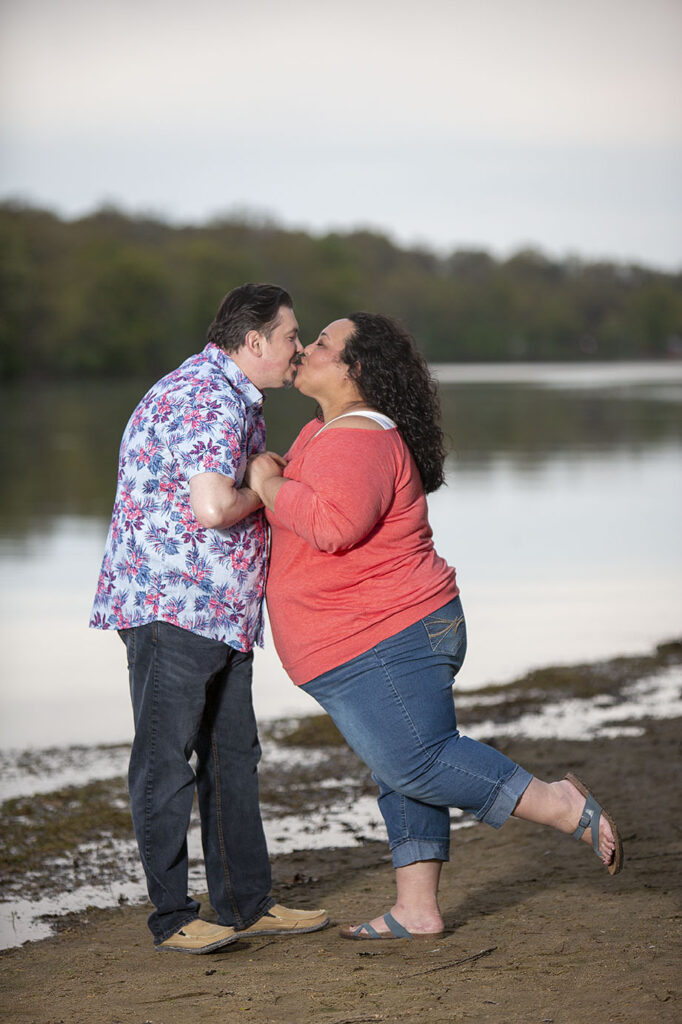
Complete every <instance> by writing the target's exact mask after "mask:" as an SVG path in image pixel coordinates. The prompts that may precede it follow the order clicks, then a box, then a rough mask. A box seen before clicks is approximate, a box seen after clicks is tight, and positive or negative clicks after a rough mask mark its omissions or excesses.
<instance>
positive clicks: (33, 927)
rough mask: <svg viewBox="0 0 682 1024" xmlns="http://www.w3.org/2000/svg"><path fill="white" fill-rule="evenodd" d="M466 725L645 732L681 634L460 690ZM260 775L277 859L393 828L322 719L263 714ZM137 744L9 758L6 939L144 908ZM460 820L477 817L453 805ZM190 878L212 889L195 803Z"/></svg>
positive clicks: (668, 686) (664, 707)
mask: <svg viewBox="0 0 682 1024" xmlns="http://www.w3.org/2000/svg"><path fill="white" fill-rule="evenodd" d="M455 697H456V703H457V707H458V716H459V719H460V725H461V727H462V730H463V732H465V733H466V734H468V735H470V736H472V737H473V738H476V739H480V740H483V741H485V742H489V743H492V744H493V745H494V746H496V747H497V748H498V749H500V750H501V751H502V752H503V753H508V751H509V749H510V747H512V746H513V745H514V744H515V743H517V742H521V743H531V744H532V743H533V742H535V741H537V742H539V743H540V744H542V743H553V742H554V743H556V742H560V741H563V742H568V743H573V744H574V745H575V750H576V753H577V754H579V755H580V756H581V757H582V756H583V754H582V753H581V751H584V750H585V749H587V748H589V746H590V742H593V741H594V740H597V739H605V738H614V739H618V738H620V739H627V738H633V737H637V736H641V735H643V734H644V732H645V728H646V725H647V722H651V721H655V720H657V719H666V718H672V717H682V643H681V642H679V641H673V642H668V643H666V644H661V645H659V646H658V647H657V648H656V650H655V651H654V652H653V653H652V654H650V655H648V656H637V657H623V658H617V659H610V660H608V661H600V662H593V663H589V664H582V665H574V666H571V667H566V666H556V667H553V668H552V667H550V668H545V669H542V670H536V671H533V672H530V673H528V674H527V675H526V676H523V677H522V678H520V679H517V680H516V681H515V682H514V683H511V684H507V685H492V686H488V687H485V688H483V689H481V690H479V691H475V692H474V691H469V690H466V691H462V692H457V691H455ZM261 734H262V735H261V738H262V745H263V759H262V761H261V766H260V770H259V784H260V795H261V806H262V811H263V821H264V825H265V830H266V835H267V839H268V845H269V849H270V853H271V857H273V858H276V857H277V856H281V855H287V854H290V853H293V852H297V851H302V852H309V853H312V852H313V851H318V852H319V851H321V850H329V849H340V848H344V849H347V848H350V849H353V848H358V847H359V846H361V845H363V844H367V843H369V842H374V841H382V840H383V838H384V829H383V823H382V821H381V817H380V814H379V811H378V808H377V805H376V788H375V786H374V783H373V782H372V780H371V777H370V773H369V771H368V769H367V768H366V767H365V766H364V765H363V764H362V762H360V760H359V759H358V758H357V757H356V756H355V754H353V752H352V751H350V750H349V748H348V747H347V745H346V744H345V742H344V740H343V738H342V737H341V735H340V734H339V733H338V731H337V730H336V728H335V726H334V725H333V723H332V722H331V720H330V719H329V718H327V716H326V715H312V716H305V717H303V718H298V719H295V718H289V719H282V720H276V721H274V722H270V723H264V724H263V725H262V728H261ZM128 754H129V747H128V745H126V744H120V745H108V746H103V747H90V748H87V747H69V748H63V749H59V748H53V749H52V750H44V751H26V752H24V753H23V754H21V755H19V756H17V757H16V758H13V757H12V756H11V755H7V754H2V755H0V762H1V763H0V769H1V773H2V776H3V779H4V788H5V797H6V798H5V799H4V802H3V804H2V811H3V815H2V818H3V823H2V838H3V844H2V845H3V853H2V857H1V858H0V879H1V881H2V890H3V900H2V903H0V949H2V948H11V947H13V946H18V945H21V944H22V943H23V942H25V941H29V940H39V939H43V938H45V937H47V936H49V935H50V934H52V931H53V930H54V928H55V927H56V926H57V924H58V921H59V918H60V917H64V916H66V915H68V914H70V913H74V912H85V911H86V909H87V908H88V907H100V908H105V907H108V906H114V905H131V906H132V905H137V904H139V903H140V902H142V901H144V900H145V899H146V885H145V880H144V876H143V873H142V870H141V866H140V864H139V858H138V854H137V848H136V845H135V842H134V839H133V836H132V828H131V823H130V815H129V810H128V799H127V790H126V781H125V773H126V769H127V760H128ZM451 821H452V827H453V829H455V830H456V829H461V828H463V827H466V826H469V825H472V824H474V822H473V819H471V818H469V817H468V816H466V815H463V814H462V813H461V812H459V811H452V812H451ZM188 842H189V852H190V865H189V867H190V876H189V883H190V887H191V888H192V889H193V890H194V891H198V890H200V889H201V888H202V887H203V886H204V885H205V881H204V876H203V860H202V853H201V841H200V828H199V819H198V812H197V808H196V804H195V808H194V812H193V815H192V824H191V827H190V831H189V835H188Z"/></svg>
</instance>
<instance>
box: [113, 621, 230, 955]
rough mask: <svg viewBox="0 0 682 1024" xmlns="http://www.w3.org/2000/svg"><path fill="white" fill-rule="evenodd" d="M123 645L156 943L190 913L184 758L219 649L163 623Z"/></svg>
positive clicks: (136, 797) (140, 835)
mask: <svg viewBox="0 0 682 1024" xmlns="http://www.w3.org/2000/svg"><path fill="white" fill-rule="evenodd" d="M122 638H123V640H124V643H125V644H126V648H127V651H128V667H129V675H130V693H131V698H132V703H133V714H134V719H135V740H134V742H133V748H132V753H131V757H130V768H129V773H128V783H129V791H130V803H131V811H132V817H133V826H134V828H135V835H136V838H137V842H138V846H139V850H140V857H141V860H142V865H143V867H144V871H145V875H146V876H147V887H148V891H149V898H150V899H151V901H152V903H153V904H154V906H155V908H156V909H155V910H154V913H153V914H152V915H151V916H150V918H149V927H150V929H151V932H152V934H153V936H154V941H155V943H156V944H157V945H158V944H159V943H161V942H163V941H164V940H165V939H167V938H169V936H171V935H173V934H174V933H176V932H178V931H179V930H180V929H181V928H182V927H183V925H186V924H187V923H188V922H190V921H192V920H193V919H194V918H196V917H197V914H198V911H199V904H198V903H197V902H196V901H195V900H192V899H189V897H188V894H187V829H188V827H189V820H190V814H191V810H192V800H193V797H194V784H195V779H194V772H193V770H192V767H191V766H190V764H189V757H190V756H191V753H192V750H193V748H194V745H195V739H196V736H197V733H198V731H199V726H200V722H201V718H202V715H203V713H204V704H205V694H206V687H207V685H208V682H209V680H210V679H211V678H213V676H215V675H216V673H218V672H219V671H220V670H221V668H222V667H223V665H224V663H225V657H226V652H229V648H226V647H225V645H224V644H220V643H218V642H217V641H212V640H206V639H204V638H203V637H198V636H196V635H195V634H193V633H190V632H189V631H188V630H184V629H180V628H178V627H176V626H171V625H170V624H168V623H165V622H152V623H149V624H148V625H144V626H137V627H135V628H134V629H130V630H124V631H122Z"/></svg>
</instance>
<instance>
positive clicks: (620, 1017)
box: [2, 718, 682, 1024]
mask: <svg viewBox="0 0 682 1024" xmlns="http://www.w3.org/2000/svg"><path fill="white" fill-rule="evenodd" d="M642 725H643V733H642V734H641V735H639V736H635V737H632V736H625V737H603V738H597V739H594V740H592V741H590V742H589V743H584V742H579V741H568V740H526V739H519V738H510V739H509V740H508V741H506V742H505V745H504V746H505V749H504V752H505V753H507V754H508V755H509V756H511V757H513V758H514V759H515V760H518V761H520V762H521V763H524V764H525V765H526V766H527V767H528V768H529V769H531V770H532V771H534V772H536V773H537V774H538V775H540V776H541V777H544V778H553V777H554V778H559V777H562V776H563V774H565V772H566V771H567V770H576V771H577V772H578V774H580V775H581V776H583V777H584V778H585V781H587V782H588V783H589V785H590V786H591V787H592V788H593V791H594V792H595V794H596V796H597V798H598V799H599V800H602V801H604V802H605V803H606V806H607V807H608V809H609V811H610V813H611V814H612V815H613V816H614V818H615V820H616V822H617V823H618V826H619V828H620V830H621V833H622V836H623V840H624V845H625V868H624V870H623V872H621V874H619V875H617V876H615V877H611V876H609V875H608V873H607V872H606V871H604V870H603V868H601V867H600V865H599V862H598V860H597V858H595V857H594V855H593V854H592V853H591V851H590V850H589V849H588V848H587V846H586V844H578V843H573V842H572V841H571V840H570V838H568V837H564V836H561V835H559V834H558V833H555V832H550V831H549V830H547V829H543V828H541V827H538V826H528V825H527V824H526V823H524V822H520V821H517V820H515V819H512V820H510V821H509V822H508V823H507V825H505V826H504V828H503V829H502V830H500V831H499V832H495V831H493V830H492V829H489V828H486V827H485V826H484V825H480V824H475V825H473V826H472V827H471V828H467V829H465V830H463V831H459V832H457V833H456V834H455V835H454V836H453V850H452V855H451V862H450V864H448V865H446V866H445V868H444V871H443V879H442V885H441V905H442V909H443V913H444V918H445V921H446V928H447V931H446V934H445V936H444V937H443V938H442V939H438V940H434V941H433V942H428V943H422V942H419V943H417V942H414V943H409V942H396V943H393V942H381V943H371V942H370V943H368V942H358V943H354V942H347V941H344V940H343V939H341V938H340V937H339V936H338V935H337V933H336V929H335V928H334V927H332V928H327V929H326V930H324V931H323V932H318V933H313V934H310V935H300V936H281V937H279V938H273V939H262V938H259V939H250V940H240V942H238V943H236V944H234V945H233V946H230V947H228V948H227V949H226V950H225V951H223V952H222V953H216V954H212V955H207V956H202V957H188V956H182V955H180V954H177V955H176V954H172V955H170V956H163V957H161V956H157V954H156V953H155V951H154V950H153V947H152V944H151V941H150V938H149V934H148V932H147V928H146V916H147V913H148V907H146V906H144V905H140V906H120V907H117V908H113V909H108V910H91V911H87V912H86V913H83V914H79V915H76V916H72V917H68V918H63V919H62V920H61V922H60V932H59V934H57V935H56V936H54V937H53V938H49V939H45V940H43V941H41V942H35V943H28V944H26V945H25V946H22V947H20V948H16V949H12V950H8V951H6V952H5V953H3V954H2V961H3V981H2V991H3V994H4V998H5V1001H6V1005H7V1006H10V1005H11V1006H12V1019H13V1020H16V1021H20V1022H23V1021H26V1022H29V1021H30V1022H34V1021H35V1022H40V1024H60V1022H66V1021H68V1022H69V1024H78V1022H83V1024H100V1022H101V1024H105V1022H106V1024H114V1022H117V1024H140V1022H141V1021H150V1022H152V1024H186V1021H187V1020H191V1021H192V1022H193V1024H195V1022H196V1024H203V1022H208V1021H217V1020H220V1021H227V1022H230V1024H231V1022H232V1021H237V1020H243V1019H244V1016H245V1015H247V1019H248V1016H249V1015H250V1016H252V1017H253V1019H258V1020H259V1021H261V1022H264V1024H269V1022H272V1024H283V1022H284V1024H288V1022H291V1024H320V1022H325V1021H328V1022H329V1024H342V1022H343V1024H347V1022H358V1024H359V1022H360V1021H396V1022H412V1021H414V1022H415V1024H416V1022H418V1021H419V1022H421V1021H423V1020H424V1019H425V1018H426V1017H428V1019H429V1020H430V1021H431V1022H433V1024H441V1022H442V1024H453V1022H454V1021H466V1020H471V1021H485V1022H488V1021H490V1022H495V1024H498V1022H499V1024H529V1022H531V1021H538V1022H540V1021H549V1020H551V1021H554V1022H556V1024H560V1022H564V1024H574V1022H575V1021H577V1020H579V1019H583V1018H587V1017H595V1016H599V1017H601V1018H603V1019H605V1020H608V1021H618V1022H627V1024H630V1022H632V1024H634V1022H637V1024H640V1022H641V1021H643V1020H647V1021H648V1020H656V1021H657V1022H659V1021H660V1022H670V1024H672V1022H673V1021H676V1020H677V1019H679V1010H680V1007H679V999H680V986H679V970H678V963H679V952H680V919H681V915H680V912H679V897H680V877H679V871H678V870H677V868H678V863H679V856H680V853H681V852H682V837H681V835H680V828H679V824H678V823H679V820H680V817H679V813H677V812H679V810H680V809H681V808H680V806H679V804H680V798H679V787H677V785H676V783H677V774H678V772H677V764H678V761H677V759H676V754H677V751H678V748H679V739H680V727H681V725H682V720H681V719H679V718H676V719H673V720H669V721H666V720H663V719H661V720H651V721H644V722H643V723H642ZM392 876H393V872H392V869H391V865H390V859H389V857H388V850H387V847H386V844H385V843H383V842H382V843H377V842H372V843H365V844H359V845H357V846H355V847H351V848H345V849H324V850H313V851H307V850H302V851H298V852H294V853H290V854H286V855H283V856H278V857H274V858H273V882H274V885H273V891H274V892H275V894H276V896H277V897H278V898H280V899H281V901H282V902H284V903H285V904H287V903H288V904H289V905H296V906H302V907H314V906H326V907H327V909H328V910H329V912H330V915H331V918H332V922H333V924H342V923H348V922H349V921H360V920H367V919H368V918H370V917H372V916H373V915H374V914H375V913H378V912H380V911H382V910H386V909H388V908H389V907H390V905H391V900H392V891H393V877H392ZM202 909H203V911H204V912H205V913H204V914H203V915H202V916H206V917H210V916H211V915H210V911H209V910H208V907H207V904H206V903H204V904H203V908H202Z"/></svg>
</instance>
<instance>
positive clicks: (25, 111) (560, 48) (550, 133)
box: [0, 0, 682, 268]
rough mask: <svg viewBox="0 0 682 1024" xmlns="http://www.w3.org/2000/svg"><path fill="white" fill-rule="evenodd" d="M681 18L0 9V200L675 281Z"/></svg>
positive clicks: (679, 228) (586, 6) (681, 7)
mask: <svg viewBox="0 0 682 1024" xmlns="http://www.w3.org/2000/svg"><path fill="white" fill-rule="evenodd" d="M681 69H682V0H411V2H409V3H405V2H403V0H374V2H373V0H343V2H331V3H325V2H324V0H288V2H287V3H283V2H277V0H260V2H258V3H251V4H250V5H248V6H247V3H246V2H244V0H242V2H240V3H235V2H232V0H194V2H188V0H2V5H1V6H0V143H1V145H2V153H1V156H0V197H3V198H23V199H25V200H28V201H31V202H35V203H39V204H42V205H46V206H48V207H50V208H53V209H56V210H58V211H59V212H62V213H65V214H67V215H78V214H81V213H84V212H87V211H90V210H92V209H94V208H95V207H96V206H97V205H99V204H101V203H103V202H111V203H115V204H117V205H120V206H122V207H123V208H124V209H126V210H130V211H145V212H150V211H151V212H154V213H156V214H160V215H162V216H164V217H167V218H169V219H171V220H173V221H178V222H181V221H193V222H196V221H200V220H204V219H206V218H207V217H210V216H211V215H214V214H216V213H224V212H226V211H228V212H229V211H232V210H234V209H235V208H238V207H246V208H248V209H250V210H255V211H262V212H267V213H269V214H271V215H273V216H274V217H275V218H276V219H278V220H280V221H281V222H282V223H284V224H287V225H296V226H302V227H305V228H310V229H314V230H323V229H326V228H328V227H336V228H341V229H343V230H347V229H350V228H352V227H354V226H358V225H364V226H372V227H375V228H379V229H381V230H383V231H385V232H386V233H387V234H389V235H390V236H391V237H393V238H395V239H397V240H399V241H400V242H413V241H420V242H425V243H427V244H428V245H430V246H432V247H435V248H438V249H441V250H447V249H452V248H456V247H463V246H466V247H482V248H487V249H489V250H492V251H494V252H496V253H498V254H507V253H509V252H511V251H513V250H514V249H516V248H519V247H520V246H522V245H527V244H532V245H536V246H539V247H541V248H543V249H544V250H545V251H547V252H548V253H550V254H553V255H564V254H566V253H575V254H578V255H582V256H584V257H587V258H592V257H600V256H608V257H614V258H617V259H623V260H636V261H638V262H645V263H650V264H653V265H657V266H662V267H667V268H679V267H682V101H681V99H680V97H681V96H682V71H681Z"/></svg>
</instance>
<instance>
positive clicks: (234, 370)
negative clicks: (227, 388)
mask: <svg viewBox="0 0 682 1024" xmlns="http://www.w3.org/2000/svg"><path fill="white" fill-rule="evenodd" d="M203 354H204V355H205V356H206V358H207V359H210V360H211V362H212V363H213V364H214V365H215V366H217V367H218V369H219V370H220V371H221V372H222V373H223V374H224V375H225V377H227V379H228V380H229V382H230V384H231V385H232V387H233V388H234V390H235V391H236V392H237V394H238V395H239V397H240V398H241V399H242V401H243V402H244V404H245V405H246V406H247V407H249V406H252V405H261V404H262V403H263V401H264V398H265V396H264V395H263V392H262V391H259V390H258V388H257V387H256V385H255V384H253V383H252V382H251V381H250V380H249V378H248V377H247V376H246V374H245V373H244V371H243V370H240V369H239V367H238V366H237V364H236V363H235V362H233V360H232V359H230V357H229V355H228V354H227V352H225V351H224V350H223V349H222V348H220V346H219V345H216V344H214V342H212V341H209V343H208V345H206V347H205V348H204V352H203Z"/></svg>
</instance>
